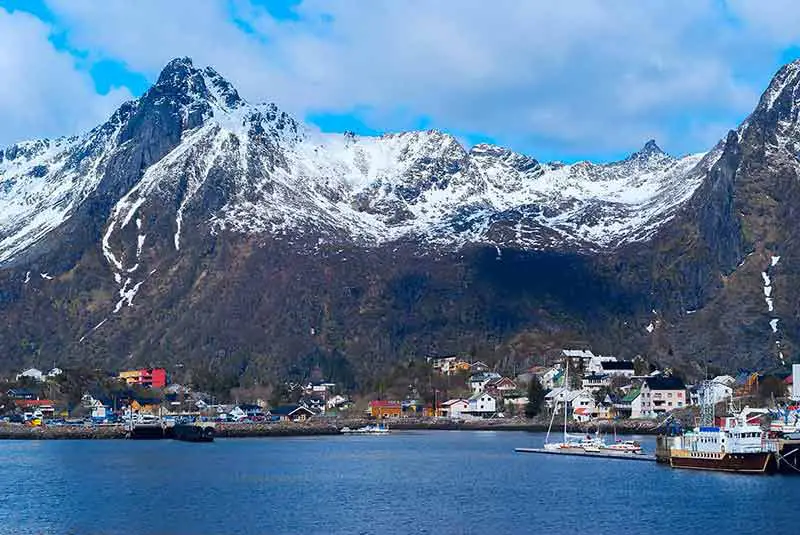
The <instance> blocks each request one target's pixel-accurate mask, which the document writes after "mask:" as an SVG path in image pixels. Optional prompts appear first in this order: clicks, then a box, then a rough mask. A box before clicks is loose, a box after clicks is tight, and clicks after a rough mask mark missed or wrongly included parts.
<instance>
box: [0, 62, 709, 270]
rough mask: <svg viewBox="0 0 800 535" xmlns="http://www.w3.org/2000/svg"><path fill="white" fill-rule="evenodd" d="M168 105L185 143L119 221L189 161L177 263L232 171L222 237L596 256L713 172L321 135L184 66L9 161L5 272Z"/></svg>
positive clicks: (683, 163) (639, 156)
mask: <svg viewBox="0 0 800 535" xmlns="http://www.w3.org/2000/svg"><path fill="white" fill-rule="evenodd" d="M165 101H167V102H168V105H170V106H172V107H173V108H175V109H174V110H172V113H173V114H175V115H177V116H178V117H177V118H178V121H179V122H180V125H181V130H180V136H181V137H180V140H179V142H178V143H177V144H176V145H175V146H174V147H172V148H171V150H170V151H169V152H168V153H167V154H166V155H165V156H164V157H163V158H162V159H159V160H157V161H155V160H154V161H153V164H152V165H151V166H150V167H147V168H146V169H143V170H144V175H143V178H142V180H141V183H138V184H136V186H135V188H134V190H133V191H130V192H128V193H127V194H126V198H125V200H124V201H123V203H122V204H121V205H120V206H118V207H117V208H116V212H117V213H120V214H123V213H124V212H125V210H126V204H125V203H130V205H131V207H133V206H136V205H139V206H141V204H142V203H144V202H146V201H145V199H144V198H145V197H147V196H148V195H152V194H153V192H154V191H156V190H170V189H172V191H173V193H176V191H175V188H174V187H173V186H174V182H175V180H176V179H175V176H176V174H177V173H176V170H177V169H181V170H185V169H188V167H189V165H188V159H191V160H192V162H193V165H195V166H196V167H197V168H196V169H194V170H192V171H191V173H192V174H193V177H192V179H191V180H189V181H188V182H187V183H186V184H185V185H184V187H185V191H184V192H180V193H181V194H182V195H183V196H184V197H183V198H182V199H179V200H178V202H179V207H178V210H177V213H176V217H175V222H174V227H175V239H174V241H175V243H176V248H177V247H179V239H180V238H179V236H180V228H179V227H180V225H181V220H182V214H183V211H184V210H185V209H186V206H188V205H190V204H191V203H192V202H193V201H192V197H193V196H194V195H195V194H197V192H198V191H199V190H200V189H201V188H202V186H203V184H204V183H205V182H206V181H207V180H208V177H209V173H211V172H212V170H214V169H219V170H224V172H225V173H226V174H227V175H228V177H227V178H226V180H227V181H228V182H229V184H227V185H226V187H225V188H224V191H225V198H224V199H217V200H216V201H217V205H214V206H208V207H205V208H206V213H205V214H203V216H204V217H205V218H206V219H207V220H208V221H209V222H210V223H211V227H212V229H214V228H216V229H219V228H226V229H233V230H236V231H240V232H250V233H259V232H265V231H269V232H273V233H276V232H277V233H285V232H291V231H292V229H297V230H300V231H303V232H307V231H309V230H310V229H313V230H314V231H315V232H319V233H320V234H321V239H323V240H324V239H326V237H327V239H329V240H330V241H332V242H334V243H343V242H348V241H349V242H355V243H359V244H367V245H368V244H381V243H387V242H392V241H396V240H401V239H414V240H417V241H421V242H429V243H431V244H435V245H438V246H449V247H455V248H457V247H460V246H463V245H465V244H469V243H490V244H496V245H498V246H514V247H518V248H523V249H542V248H567V247H578V248H588V249H598V250H599V249H604V248H609V247H615V246H618V245H620V244H622V243H625V242H627V241H631V240H639V239H644V238H646V237H648V236H649V235H652V233H653V231H654V230H655V229H656V228H658V226H660V225H661V224H663V223H664V222H665V221H666V220H668V219H669V217H670V216H671V215H672V213H673V211H674V209H675V207H676V206H678V205H680V204H681V203H682V202H684V201H685V200H686V199H687V198H688V197H689V196H690V195H691V193H692V192H693V191H694V189H695V188H696V187H697V186H698V185H699V183H700V181H701V180H702V176H703V172H704V169H705V168H707V167H708V166H709V165H710V164H711V163H713V160H712V159H711V158H706V159H705V160H703V159H702V155H692V156H687V157H684V158H681V159H674V158H672V157H670V156H667V155H666V154H664V153H663V152H662V151H661V150H660V149H659V148H658V147H657V146H656V145H655V143H654V142H652V141H651V142H648V144H647V145H646V146H645V148H644V149H643V150H642V151H640V152H638V153H636V154H634V155H632V156H631V157H630V158H628V159H626V160H624V161H621V162H615V163H612V164H605V165H602V164H601V165H597V164H591V163H588V162H581V163H578V164H574V165H561V164H540V163H539V162H537V161H536V160H534V159H532V158H530V157H528V156H525V155H522V154H519V153H515V152H513V151H511V150H508V149H505V148H502V147H496V146H491V145H478V146H476V147H473V148H472V149H471V150H470V151H467V150H465V149H464V148H463V147H462V146H461V145H460V144H459V143H458V141H457V140H456V139H455V138H453V137H452V136H450V135H448V134H444V133H441V132H437V131H428V132H407V133H401V134H390V135H384V136H380V137H361V136H355V135H353V134H345V135H339V134H322V133H319V132H315V131H313V130H312V129H310V128H308V127H306V126H303V125H301V124H299V123H298V122H297V121H295V120H294V119H293V118H291V117H289V116H288V115H287V114H285V113H283V112H281V111H280V110H278V108H277V107H276V106H275V105H274V104H269V105H250V104H248V103H246V102H245V101H244V100H243V99H241V97H240V96H239V95H238V93H237V92H236V90H235V89H234V88H233V86H232V85H231V84H230V83H229V82H227V81H225V80H224V79H223V78H222V77H221V76H220V75H219V74H217V73H216V72H215V71H214V70H213V69H211V68H205V69H198V68H195V67H194V66H193V64H192V63H191V61H190V60H188V59H179V60H174V61H173V62H171V63H170V64H169V65H168V66H167V67H166V68H165V69H164V71H163V72H162V74H161V76H160V77H159V80H158V82H157V83H156V84H155V85H154V87H153V88H152V89H151V90H150V91H148V93H147V94H146V95H144V96H143V97H142V98H141V99H138V100H136V101H133V102H131V103H126V104H125V105H124V106H123V108H121V110H120V111H118V112H117V113H116V114H115V115H114V117H112V119H111V120H110V121H109V123H107V124H105V125H102V126H100V127H98V128H97V129H95V130H93V131H92V132H90V133H89V134H87V135H85V136H83V137H81V138H71V139H69V140H56V141H53V142H51V141H47V140H44V141H35V142H27V143H21V144H17V145H15V146H12V147H11V148H9V149H6V150H5V151H3V152H0V173H2V175H0V176H2V179H1V181H2V185H3V190H2V192H0V213H1V214H3V216H4V217H2V218H0V237H2V241H0V262H2V261H8V260H11V259H12V258H13V257H14V256H15V254H17V253H19V252H20V251H22V250H24V249H27V248H29V247H30V246H31V245H32V244H33V243H35V242H36V241H38V240H39V239H41V238H42V237H43V236H44V235H45V234H46V233H47V232H49V231H51V230H52V229H54V228H56V227H57V226H59V225H60V224H61V223H62V222H63V221H64V220H65V219H66V218H67V217H69V214H70V213H71V211H73V210H74V209H75V207H76V205H78V204H80V202H82V200H84V199H85V198H86V197H87V196H88V195H89V194H90V193H91V192H92V190H93V189H94V188H96V187H97V186H98V185H99V183H100V176H101V174H102V172H103V166H102V162H103V161H106V160H108V159H109V158H111V156H112V155H113V154H114V153H116V152H118V151H119V150H120V147H121V146H122V145H124V143H126V142H128V140H126V139H125V138H124V133H123V130H124V128H126V126H127V125H126V124H122V123H124V122H125V121H126V118H127V121H131V120H134V119H135V114H136V110H137V109H138V108H142V107H145V106H147V105H149V106H159V105H162V104H163V103H164V102H165ZM3 153H4V154H5V156H2V154H3ZM200 160H202V162H200ZM63 162H73V164H72V166H71V167H70V166H67V167H66V168H64V166H63ZM87 163H88V164H91V165H92V166H91V167H89V166H88V165H87ZM698 163H701V165H700V166H699V167H698V165H697V164H698ZM78 164H80V165H82V166H83V168H81V169H80V170H79V169H77V168H76V167H75V165H78ZM170 182H172V183H173V184H171V183H170ZM128 215H130V214H125V216H128ZM128 219H130V218H128ZM112 226H113V224H112ZM510 229H513V231H511V230H510Z"/></svg>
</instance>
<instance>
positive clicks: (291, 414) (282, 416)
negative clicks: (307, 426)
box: [268, 405, 314, 422]
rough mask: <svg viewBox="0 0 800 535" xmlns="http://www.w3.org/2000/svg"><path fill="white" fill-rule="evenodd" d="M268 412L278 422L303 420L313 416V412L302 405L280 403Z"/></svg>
mask: <svg viewBox="0 0 800 535" xmlns="http://www.w3.org/2000/svg"><path fill="white" fill-rule="evenodd" d="M268 414H269V416H270V417H271V418H272V419H273V420H276V421H279V422H303V421H305V420H308V419H309V418H311V417H312V416H314V413H313V412H312V411H311V410H310V409H309V408H308V407H304V406H303V405H281V406H280V407H275V408H274V409H270V410H269V413H268Z"/></svg>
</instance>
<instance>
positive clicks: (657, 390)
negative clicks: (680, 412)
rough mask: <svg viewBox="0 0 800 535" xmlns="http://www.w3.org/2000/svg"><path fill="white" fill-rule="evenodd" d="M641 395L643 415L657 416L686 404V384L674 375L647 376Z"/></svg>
mask: <svg viewBox="0 0 800 535" xmlns="http://www.w3.org/2000/svg"><path fill="white" fill-rule="evenodd" d="M641 396H642V416H645V417H648V418H655V417H657V416H661V415H663V414H666V413H667V412H670V411H672V410H674V409H679V408H683V407H685V406H686V385H685V384H684V383H683V381H682V380H680V379H679V378H677V377H674V376H663V375H658V376H654V377H647V378H646V379H645V380H644V382H643V383H642V389H641Z"/></svg>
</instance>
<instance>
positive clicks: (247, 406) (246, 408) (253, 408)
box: [238, 403, 261, 412]
mask: <svg viewBox="0 0 800 535" xmlns="http://www.w3.org/2000/svg"><path fill="white" fill-rule="evenodd" d="M238 407H239V408H240V409H242V410H243V411H245V412H246V411H260V410H261V406H260V405H255V404H253V403H239V405H238Z"/></svg>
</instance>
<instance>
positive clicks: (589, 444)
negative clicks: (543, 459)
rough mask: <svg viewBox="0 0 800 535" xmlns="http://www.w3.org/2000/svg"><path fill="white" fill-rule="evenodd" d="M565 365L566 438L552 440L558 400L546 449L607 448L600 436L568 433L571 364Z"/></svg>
mask: <svg viewBox="0 0 800 535" xmlns="http://www.w3.org/2000/svg"><path fill="white" fill-rule="evenodd" d="M564 366H565V367H566V369H567V370H566V373H565V376H564V385H566V386H565V388H566V389H567V390H565V391H564V393H563V398H564V438H563V439H562V442H550V431H551V430H552V428H553V421H554V420H555V419H556V408H557V407H558V401H556V405H555V406H554V407H553V416H552V417H551V418H550V426H549V427H548V428H547V436H546V437H545V439H544V449H546V450H549V451H564V450H571V451H586V452H599V451H600V450H601V449H603V448H605V446H606V445H605V442H603V440H602V439H601V438H600V437H595V438H591V437H589V436H586V437H580V438H579V437H574V436H570V435H569V434H568V433H567V419H568V417H569V415H568V413H567V392H569V364H568V363H567V361H566V360H565V361H564Z"/></svg>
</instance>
